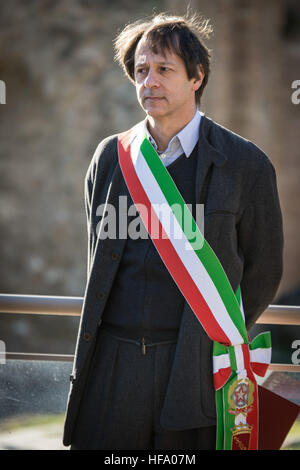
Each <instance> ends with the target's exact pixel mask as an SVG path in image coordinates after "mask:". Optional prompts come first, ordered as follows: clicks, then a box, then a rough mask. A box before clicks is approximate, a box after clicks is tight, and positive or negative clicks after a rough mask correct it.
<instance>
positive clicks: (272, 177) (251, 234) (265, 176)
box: [238, 159, 283, 329]
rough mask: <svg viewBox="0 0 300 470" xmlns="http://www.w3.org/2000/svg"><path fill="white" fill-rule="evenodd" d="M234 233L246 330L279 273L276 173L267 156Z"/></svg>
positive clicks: (272, 293)
mask: <svg viewBox="0 0 300 470" xmlns="http://www.w3.org/2000/svg"><path fill="white" fill-rule="evenodd" d="M238 232H239V236H238V240H239V251H240V253H241V254H242V256H243V258H244V272H243V277H242V281H241V292H242V298H243V306H244V310H245V319H246V326H247V328H248V329H249V328H251V326H253V324H254V323H255V321H256V319H257V318H258V317H259V316H260V315H261V314H262V313H263V311H264V310H265V309H266V308H267V307H268V306H269V305H270V303H271V302H272V300H273V299H274V297H275V294H276V291H277V289H278V286H279V283H280V279H281V276H282V254H283V228H282V215H281V209H280V203H279V197H278V191H277V184H276V174H275V170H274V167H273V165H272V163H271V162H270V160H269V159H266V160H264V164H263V165H262V168H260V170H259V171H257V175H256V182H255V184H254V187H253V188H252V190H251V193H250V198H249V204H248V205H247V206H246V208H245V210H244V212H243V215H242V217H241V220H240V223H239V227H238Z"/></svg>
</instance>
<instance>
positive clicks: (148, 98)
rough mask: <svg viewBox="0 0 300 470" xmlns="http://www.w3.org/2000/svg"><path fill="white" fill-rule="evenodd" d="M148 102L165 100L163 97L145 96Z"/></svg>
mask: <svg viewBox="0 0 300 470" xmlns="http://www.w3.org/2000/svg"><path fill="white" fill-rule="evenodd" d="M146 100H164V97H163V96H144V101H146Z"/></svg>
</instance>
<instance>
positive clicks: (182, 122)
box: [146, 108, 196, 151]
mask: <svg viewBox="0 0 300 470" xmlns="http://www.w3.org/2000/svg"><path fill="white" fill-rule="evenodd" d="M195 112H196V108H195V109H194V110H193V112H191V113H190V115H188V116H187V117H185V119H182V117H180V116H178V117H177V119H176V120H175V121H172V120H170V119H168V120H167V119H164V120H163V119H156V118H153V117H152V116H148V117H147V121H146V122H147V127H148V130H149V132H150V134H151V135H152V137H153V139H154V140H155V142H156V144H157V147H158V150H159V151H164V150H165V149H166V148H167V147H168V145H169V142H170V140H171V139H172V138H173V137H174V136H175V135H176V134H178V132H180V131H181V130H182V129H183V128H184V127H185V126H186V125H187V124H188V123H189V122H190V121H191V120H192V119H193V117H194V116H195Z"/></svg>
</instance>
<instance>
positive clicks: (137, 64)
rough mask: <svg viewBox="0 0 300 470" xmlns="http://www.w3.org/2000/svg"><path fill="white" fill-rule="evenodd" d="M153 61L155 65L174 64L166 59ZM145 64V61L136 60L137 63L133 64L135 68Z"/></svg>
mask: <svg viewBox="0 0 300 470" xmlns="http://www.w3.org/2000/svg"><path fill="white" fill-rule="evenodd" d="M154 63H155V64H156V65H172V66H174V65H175V63H174V62H170V61H169V62H168V61H165V60H163V61H157V62H154ZM145 65H147V62H146V61H143V62H137V63H136V64H135V68H137V67H141V66H145Z"/></svg>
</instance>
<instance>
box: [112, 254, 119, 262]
mask: <svg viewBox="0 0 300 470" xmlns="http://www.w3.org/2000/svg"><path fill="white" fill-rule="evenodd" d="M111 257H112V259H113V260H114V261H117V259H119V254H118V253H115V252H114V253H112V254H111Z"/></svg>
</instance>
